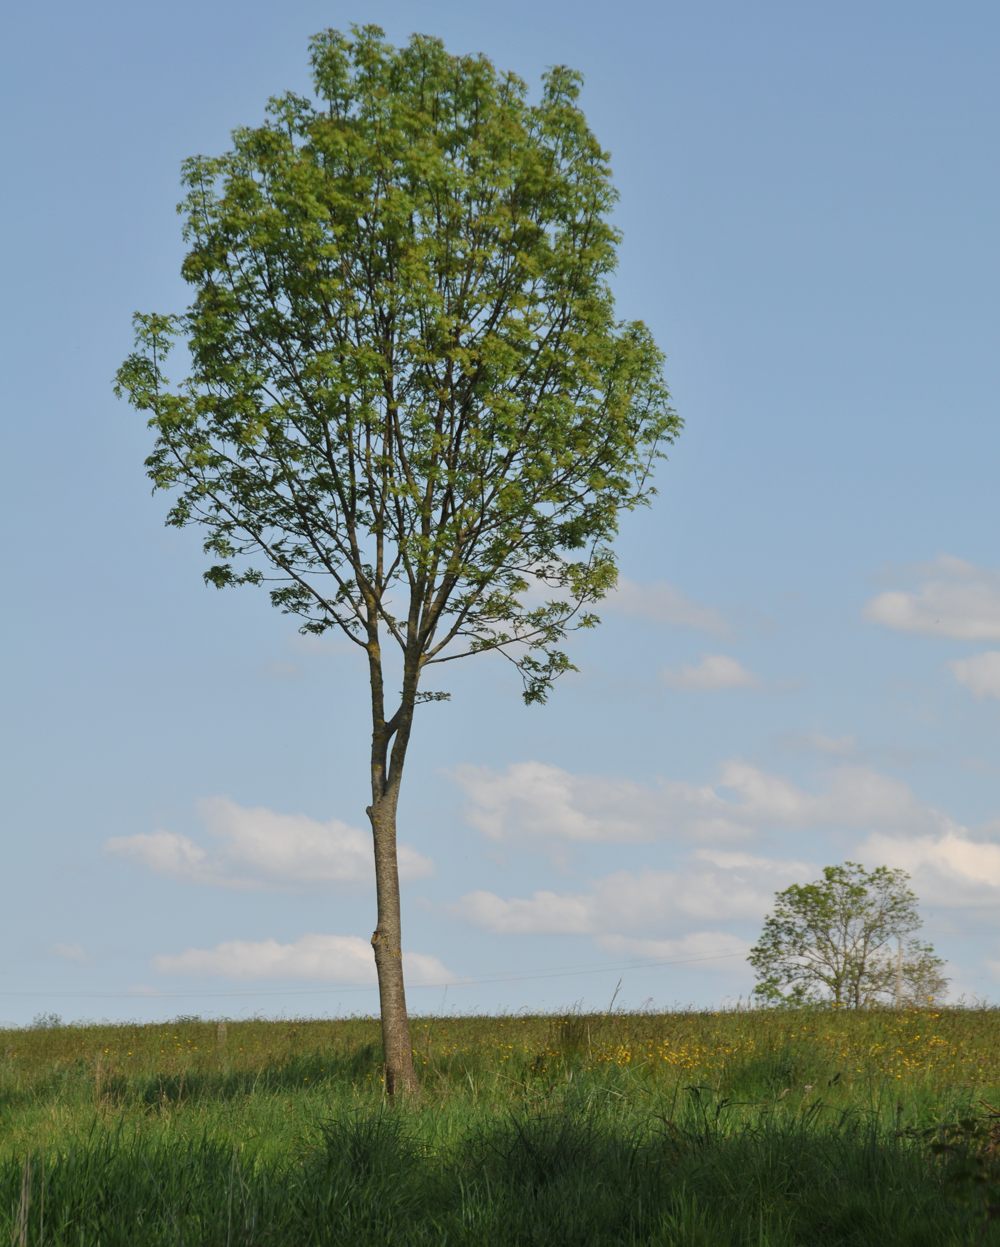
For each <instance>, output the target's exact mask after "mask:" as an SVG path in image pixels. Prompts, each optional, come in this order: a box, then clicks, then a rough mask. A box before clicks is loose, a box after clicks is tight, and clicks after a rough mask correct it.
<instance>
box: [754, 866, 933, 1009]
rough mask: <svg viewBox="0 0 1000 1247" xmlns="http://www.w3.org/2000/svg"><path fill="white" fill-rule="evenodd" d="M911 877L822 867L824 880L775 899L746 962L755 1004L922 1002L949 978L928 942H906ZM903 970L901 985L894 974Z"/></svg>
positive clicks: (912, 921)
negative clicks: (753, 983)
mask: <svg viewBox="0 0 1000 1247" xmlns="http://www.w3.org/2000/svg"><path fill="white" fill-rule="evenodd" d="M909 878H910V876H909V875H908V874H906V872H905V871H902V870H890V869H889V868H888V867H887V866H879V867H877V868H876V869H875V870H872V871H866V870H865V869H864V868H863V867H862V866H859V865H858V864H857V863H856V862H845V863H844V864H843V865H842V866H826V867H824V870H823V878H822V879H818V880H817V881H816V882H815V883H808V884H805V885H804V886H801V885H799V884H793V885H792V886H791V887H790V888H786V889H785V890H784V891H783V892H777V893H775V901H776V904H775V912H774V913H773V914H771V915H769V916H768V918H767V919H766V920H765V922H764V930H763V932H762V934H761V937H760V939H759V940H758V941H757V944H756V945H755V947H754V948H752V949H751V950H750V956H749V958H748V960H749V962H750V964H751V965H752V966H753V968H754V970H755V971H756V975H757V978H758V980H759V981H758V983H757V986H756V988H755V989H754V995H755V996H757V998H758V999H759V1000H761V1001H764V1002H767V1003H772V1004H779V1003H786V1004H806V1003H808V1002H811V1001H820V1000H826V1001H828V1002H830V1003H833V1004H836V1005H848V1006H851V1007H852V1008H855V1009H860V1008H863V1007H865V1006H868V1005H873V1004H876V1003H879V1002H891V1001H894V1000H896V998H897V992H899V988H900V986H901V987H902V991H901V992H899V994H900V995H901V998H902V1000H903V1002H904V1003H906V1004H911V1005H913V1004H924V1003H926V1002H927V1000H928V999H934V998H935V997H938V996H940V995H942V994H943V992H944V991H945V988H946V987H947V984H948V980H947V979H946V978H944V976H943V975H942V973H941V967H942V966H943V965H944V962H943V961H942V959H941V958H940V957H938V956H936V955H935V953H934V949H933V948H932V946H931V945H930V944H922V943H920V942H919V941H918V940H916V939H907V938H906V937H907V936H909V935H910V933H911V932H913V931H916V930H917V929H918V928H919V927H920V926H921V925H922V924H921V919H920V917H919V915H918V914H917V908H916V906H917V898H916V897H915V896H914V894H913V893H912V892H911V891H910V890H909V888H907V886H906V884H907V882H908V880H909ZM900 969H901V970H902V983H901V984H900V982H899V978H898V976H899V971H900Z"/></svg>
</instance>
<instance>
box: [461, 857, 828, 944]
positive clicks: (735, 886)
mask: <svg viewBox="0 0 1000 1247" xmlns="http://www.w3.org/2000/svg"><path fill="white" fill-rule="evenodd" d="M810 871H812V872H813V873H815V868H814V867H811V866H809V865H807V864H806V863H803V862H793V861H788V862H783V861H772V860H770V859H768V858H762V857H752V856H750V855H748V854H745V853H720V852H713V851H711V850H701V851H699V852H697V853H695V854H694V855H693V856H692V858H691V861H690V864H689V865H688V867H687V868H686V869H684V870H681V871H673V870H642V871H639V872H637V873H633V872H630V871H627V870H621V871H617V872H615V873H614V874H612V875H607V876H606V877H604V878H603V879H597V880H595V881H594V883H593V885H592V888H591V890H590V891H589V892H552V891H548V890H540V891H537V892H535V893H534V894H533V895H532V896H531V897H512V898H509V899H506V900H505V899H504V898H503V897H500V896H497V895H496V893H494V892H485V891H476V892H469V893H467V894H466V895H465V896H463V897H461V899H460V900H459V901H458V902H457V904H455V905H452V906H450V907H449V908H450V911H451V912H452V913H453V914H455V915H456V917H460V918H464V919H466V920H467V921H468V922H472V923H474V924H475V925H477V926H481V927H486V928H487V930H490V931H495V932H496V933H498V934H505V935H529V934H548V935H555V934H559V935H595V936H598V937H600V939H601V940H602V941H603V940H606V939H612V938H614V939H617V938H619V935H620V933H621V932H625V931H635V930H640V931H643V932H656V933H666V931H667V930H668V929H669V928H670V927H671V926H673V925H675V924H676V923H677V922H678V921H682V920H687V919H695V920H696V921H719V920H725V919H759V918H762V917H763V916H764V914H765V913H766V912H767V910H768V908H769V906H770V905H771V902H772V900H773V896H774V893H775V891H777V890H778V889H779V888H781V887H786V886H787V885H788V884H789V883H794V882H797V881H799V880H801V879H802V878H804V877H805V876H807V875H808V874H809V873H810ZM647 938H648V937H647ZM643 955H645V954H643Z"/></svg>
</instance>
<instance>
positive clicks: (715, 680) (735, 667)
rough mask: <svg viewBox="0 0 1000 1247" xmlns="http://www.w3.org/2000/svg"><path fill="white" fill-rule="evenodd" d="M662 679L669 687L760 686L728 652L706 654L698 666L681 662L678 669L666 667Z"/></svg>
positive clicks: (753, 676)
mask: <svg viewBox="0 0 1000 1247" xmlns="http://www.w3.org/2000/svg"><path fill="white" fill-rule="evenodd" d="M660 679H661V680H662V681H663V683H664V684H666V685H667V686H668V687H669V688H683V689H718V688H759V687H760V680H759V679H758V678H757V676H755V675H754V674H753V672H752V671H747V669H746V667H744V666H741V664H740V663H738V662H737V661H736V659H735V658H730V657H729V655H728V654H704V655H702V659H701V662H700V663H699V664H698V666H697V667H692V666H690V665H689V664H688V663H681V666H680V668H679V669H678V670H676V671H674V670H673V669H672V668H670V667H664V668H662V670H661V671H660Z"/></svg>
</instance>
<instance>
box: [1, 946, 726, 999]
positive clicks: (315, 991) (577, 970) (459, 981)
mask: <svg viewBox="0 0 1000 1247" xmlns="http://www.w3.org/2000/svg"><path fill="white" fill-rule="evenodd" d="M743 955H744V954H743V953H713V954H711V955H710V956H706V957H680V958H676V959H673V960H670V961H627V962H601V963H599V964H597V965H593V966H587V967H572V966H571V967H567V968H565V969H562V970H541V971H537V972H532V973H527V974H522V973H519V972H518V971H515V970H510V971H503V970H497V971H494V972H492V973H490V974H484V975H481V976H480V977H479V978H452V979H439V980H436V981H433V982H430V983H408V984H407V990H408V991H412V990H415V989H416V988H418V987H428V988H429V987H486V986H489V985H490V984H491V983H503V982H511V983H517V982H521V981H522V980H525V979H558V978H575V977H577V976H579V975H582V974H607V973H614V972H616V971H625V970H652V969H656V968H657V967H659V966H683V965H691V964H692V963H694V962H696V961H725V960H727V959H729V958H732V957H742V956H743ZM377 989H378V985H377V984H376V983H372V984H370V985H368V986H359V985H358V984H356V983H354V984H348V983H328V984H327V985H326V986H325V987H293V988H275V989H274V990H273V991H261V990H259V989H256V988H251V989H249V990H247V991H230V990H226V991H214V992H211V991H210V992H201V991H192V992H144V991H134V990H133V991H124V992H63V991H58V990H53V991H47V992H19V991H0V997H3V996H16V997H40V998H51V997H53V996H58V997H61V998H63V999H72V1000H121V999H128V1000H184V999H192V998H195V999H201V998H212V999H217V998H219V997H241V998H242V997H246V996H320V995H323V996H325V995H329V993H330V992H371V991H376V990H377Z"/></svg>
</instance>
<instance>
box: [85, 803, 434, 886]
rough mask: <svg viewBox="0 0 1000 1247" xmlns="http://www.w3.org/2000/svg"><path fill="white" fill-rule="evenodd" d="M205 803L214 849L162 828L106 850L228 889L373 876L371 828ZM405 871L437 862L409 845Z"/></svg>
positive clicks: (418, 871)
mask: <svg viewBox="0 0 1000 1247" xmlns="http://www.w3.org/2000/svg"><path fill="white" fill-rule="evenodd" d="M199 808H200V811H201V815H202V818H203V819H204V822H205V828H206V830H207V832H208V834H209V836H211V838H212V840H213V841H214V845H213V848H212V850H211V851H210V850H209V849H206V848H204V847H202V846H201V845H197V844H195V843H194V841H192V840H191V839H189V838H188V837H187V836H183V835H180V834H179V833H178V832H172V831H163V830H158V831H152V832H143V833H140V834H138V835H134V836H118V837H115V838H114V839H111V840H108V841H107V842H106V844H105V845H104V850H105V852H106V853H108V854H109V855H110V856H113V857H119V858H123V859H125V860H127V861H131V862H134V863H135V864H137V865H140V866H144V867H145V868H146V869H147V870H151V871H153V872H154V873H155V874H159V875H166V876H167V877H168V878H171V879H178V880H181V881H183V882H186V883H207V884H214V885H216V886H218V887H226V888H261V887H266V886H267V885H269V884H272V885H283V886H299V887H330V886H337V885H349V884H357V883H365V884H370V883H372V882H373V880H374V865H373V857H372V840H371V834H370V833H366V832H363V831H361V830H360V829H358V828H357V827H349V826H348V825H347V824H346V823H342V822H340V820H339V819H335V818H334V819H331V820H330V821H329V822H327V823H320V822H317V821H316V820H315V819H312V818H308V817H306V815H304V814H278V813H275V812H274V811H273V810H268V809H265V808H263V807H259V806H258V807H257V808H254V809H245V808H244V807H242V806H239V805H237V804H236V803H235V802H234V801H230V800H228V799H227V798H225V797H214V798H212V799H211V800H208V801H203V802H201V803H200V806H199ZM399 872H400V878H401V879H402V880H403V881H404V882H408V881H412V880H415V879H423V878H427V877H428V876H429V875H432V874H433V873H434V863H433V862H432V861H431V859H430V858H428V857H424V856H423V854H421V853H418V852H417V850H416V849H414V848H412V847H411V846H409V845H405V844H402V845H400V846H399Z"/></svg>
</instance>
